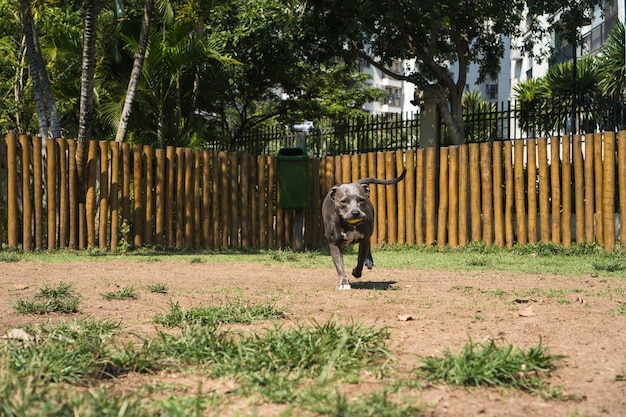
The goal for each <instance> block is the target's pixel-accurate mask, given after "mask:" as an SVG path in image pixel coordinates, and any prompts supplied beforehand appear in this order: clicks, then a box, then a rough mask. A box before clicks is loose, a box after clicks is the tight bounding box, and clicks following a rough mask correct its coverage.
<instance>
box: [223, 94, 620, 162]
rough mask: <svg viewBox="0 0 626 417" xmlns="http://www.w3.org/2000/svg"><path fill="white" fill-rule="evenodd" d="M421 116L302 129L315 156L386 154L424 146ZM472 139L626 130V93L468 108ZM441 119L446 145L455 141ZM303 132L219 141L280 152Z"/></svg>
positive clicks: (269, 130) (265, 132) (277, 129)
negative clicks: (391, 151) (420, 124)
mask: <svg viewBox="0 0 626 417" xmlns="http://www.w3.org/2000/svg"><path fill="white" fill-rule="evenodd" d="M419 120H420V119H419V114H416V113H411V114H404V115H403V114H385V115H375V116H363V117H355V118H351V119H344V120H339V121H333V120H322V121H315V122H314V123H313V127H312V128H310V126H307V127H308V128H310V129H306V132H302V134H303V135H304V140H305V143H306V149H307V151H308V153H309V154H311V155H312V156H315V157H322V156H327V155H341V154H356V153H366V152H384V151H390V150H405V149H415V148H418V147H419V143H420V131H419ZM463 123H464V130H465V140H466V142H468V143H470V142H493V141H502V140H513V139H527V138H537V137H550V136H560V135H564V134H567V133H571V132H575V133H581V134H584V133H593V132H606V131H614V132H617V131H620V130H626V103H625V101H624V98H623V97H596V96H590V95H586V96H584V97H579V98H578V99H577V101H576V102H575V103H573V102H572V98H571V96H570V97H564V98H556V97H555V98H552V99H550V100H540V101H539V100H537V101H534V102H527V101H526V102H521V101H508V102H503V103H499V104H496V103H486V105H485V103H483V104H481V105H480V106H478V107H475V108H465V109H464V110H463ZM446 131H447V130H446V127H445V125H444V124H443V121H441V138H440V143H441V144H442V146H446V145H448V144H449V143H450V141H449V138H448V136H447V134H446ZM297 135H298V133H297V132H296V131H295V130H294V129H293V127H292V126H286V125H283V126H273V127H263V128H258V129H256V130H255V131H252V132H249V133H246V134H244V135H242V136H241V138H239V139H237V140H234V141H232V142H229V143H228V144H226V145H225V143H224V142H220V143H219V144H218V143H216V144H214V145H215V146H214V147H215V148H216V149H217V148H219V150H228V151H245V152H250V153H252V154H255V155H260V154H268V155H276V154H277V153H278V151H279V150H280V149H281V148H283V147H293V146H295V145H296V141H297Z"/></svg>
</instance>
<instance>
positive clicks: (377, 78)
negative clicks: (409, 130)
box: [361, 61, 418, 115]
mask: <svg viewBox="0 0 626 417" xmlns="http://www.w3.org/2000/svg"><path fill="white" fill-rule="evenodd" d="M406 65H409V63H407V62H405V61H395V62H394V63H393V65H392V66H391V67H390V68H389V69H390V70H392V71H393V72H394V73H396V74H402V73H404V69H405V67H406ZM361 71H362V72H364V73H366V74H369V75H370V77H371V79H370V80H368V81H367V83H368V84H369V85H371V86H372V87H375V88H378V89H380V90H384V91H385V92H386V95H385V99H384V101H377V102H373V103H366V104H365V105H364V106H363V109H364V110H366V111H367V112H368V113H370V114H372V115H381V114H388V113H397V114H411V113H416V112H417V111H418V108H417V107H416V106H414V105H413V104H411V100H413V97H414V94H415V85H414V84H413V83H410V82H407V81H399V80H396V79H395V78H391V77H389V76H388V75H386V74H384V73H383V72H382V71H380V70H378V69H377V68H374V67H373V66H371V65H369V63H367V62H363V64H362V65H361Z"/></svg>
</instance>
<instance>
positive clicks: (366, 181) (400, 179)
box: [356, 168, 406, 185]
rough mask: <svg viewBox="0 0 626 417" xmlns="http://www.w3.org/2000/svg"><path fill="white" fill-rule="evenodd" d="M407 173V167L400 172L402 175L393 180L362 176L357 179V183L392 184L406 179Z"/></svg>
mask: <svg viewBox="0 0 626 417" xmlns="http://www.w3.org/2000/svg"><path fill="white" fill-rule="evenodd" d="M405 175H406V168H405V169H404V170H403V171H402V174H400V176H399V177H398V178H394V179H392V180H379V179H378V178H372V177H369V178H361V179H360V180H357V182H356V183H357V184H382V185H390V184H397V183H399V182H400V181H402V180H403V179H404V176H405Z"/></svg>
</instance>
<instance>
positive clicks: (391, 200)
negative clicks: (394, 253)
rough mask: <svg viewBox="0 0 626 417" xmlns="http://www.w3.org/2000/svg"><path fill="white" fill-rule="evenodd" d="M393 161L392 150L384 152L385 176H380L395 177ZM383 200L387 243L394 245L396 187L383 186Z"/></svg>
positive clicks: (396, 223) (396, 232) (396, 231)
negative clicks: (385, 213)
mask: <svg viewBox="0 0 626 417" xmlns="http://www.w3.org/2000/svg"><path fill="white" fill-rule="evenodd" d="M395 165H396V164H395V161H394V154H393V152H385V176H384V177H381V178H385V179H392V178H394V177H395V174H394V172H395V170H396V167H395ZM385 200H386V202H387V204H386V205H385V207H386V212H387V216H386V218H387V243H389V244H392V245H395V244H397V243H398V200H397V198H396V187H388V186H386V187H385Z"/></svg>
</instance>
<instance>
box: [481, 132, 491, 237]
mask: <svg viewBox="0 0 626 417" xmlns="http://www.w3.org/2000/svg"><path fill="white" fill-rule="evenodd" d="M492 163H493V158H492V155H491V144H490V143H487V142H482V143H481V144H480V174H481V195H482V215H483V224H482V227H483V238H482V240H483V242H484V243H485V245H486V246H488V247H489V246H491V245H493V178H492V177H493V171H492V168H491V167H492Z"/></svg>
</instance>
